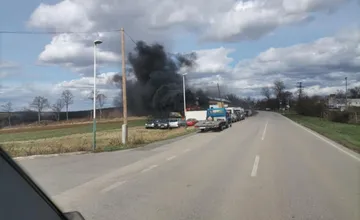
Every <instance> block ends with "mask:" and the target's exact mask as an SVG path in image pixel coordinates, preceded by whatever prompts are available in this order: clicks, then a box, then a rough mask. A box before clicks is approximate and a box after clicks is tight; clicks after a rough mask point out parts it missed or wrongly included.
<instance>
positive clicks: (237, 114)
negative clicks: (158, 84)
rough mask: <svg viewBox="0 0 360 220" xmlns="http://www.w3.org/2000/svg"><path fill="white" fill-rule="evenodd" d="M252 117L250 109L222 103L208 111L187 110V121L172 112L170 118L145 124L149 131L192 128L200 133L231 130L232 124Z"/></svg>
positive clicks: (212, 106) (211, 106) (150, 120)
mask: <svg viewBox="0 0 360 220" xmlns="http://www.w3.org/2000/svg"><path fill="white" fill-rule="evenodd" d="M251 115H252V111H251V110H250V109H247V110H245V109H243V108H241V107H227V106H224V105H223V104H221V103H218V104H217V105H210V106H209V108H208V109H207V110H195V111H192V110H187V111H186V112H185V119H184V118H183V117H182V115H181V114H180V113H175V112H171V113H170V114H169V117H168V118H158V119H156V118H155V119H149V120H148V121H147V122H146V123H145V128H147V129H173V128H179V127H185V126H187V127H191V126H195V128H197V129H199V130H200V131H209V130H215V131H222V130H224V129H226V128H230V127H231V126H232V123H235V122H238V121H241V120H244V119H245V118H246V117H249V116H251Z"/></svg>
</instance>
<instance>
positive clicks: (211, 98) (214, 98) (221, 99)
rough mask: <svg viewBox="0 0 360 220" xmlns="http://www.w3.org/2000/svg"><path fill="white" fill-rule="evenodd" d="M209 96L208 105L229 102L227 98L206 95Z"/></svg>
mask: <svg viewBox="0 0 360 220" xmlns="http://www.w3.org/2000/svg"><path fill="white" fill-rule="evenodd" d="M208 98H209V105H216V104H217V103H219V102H223V103H224V104H231V102H230V101H229V100H228V99H223V98H216V97H208Z"/></svg>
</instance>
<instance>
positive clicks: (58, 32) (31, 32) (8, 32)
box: [0, 29, 120, 35]
mask: <svg viewBox="0 0 360 220" xmlns="http://www.w3.org/2000/svg"><path fill="white" fill-rule="evenodd" d="M119 31H120V30H119V29H118V30H104V31H7V30H0V34H24V35H25V34H29V35H52V34H93V33H99V32H101V33H113V32H119Z"/></svg>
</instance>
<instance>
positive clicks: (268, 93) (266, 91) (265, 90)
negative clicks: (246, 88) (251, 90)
mask: <svg viewBox="0 0 360 220" xmlns="http://www.w3.org/2000/svg"><path fill="white" fill-rule="evenodd" d="M261 95H263V96H265V98H266V99H267V100H270V98H271V90H270V88H269V87H268V86H266V87H263V88H261Z"/></svg>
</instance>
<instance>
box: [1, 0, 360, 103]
mask: <svg viewBox="0 0 360 220" xmlns="http://www.w3.org/2000/svg"><path fill="white" fill-rule="evenodd" d="M202 1H203V0H194V1H188V0H185V1H184V2H183V3H179V4H178V5H176V6H173V7H170V6H169V4H163V3H164V2H165V0H164V1H159V5H158V6H153V5H152V6H151V7H155V8H154V10H153V13H149V12H147V11H149V10H147V9H149V7H150V6H146V5H145V6H144V4H145V3H142V2H141V1H140V0H139V1H132V2H129V1H126V2H125V1H124V3H122V4H120V3H121V1H119V2H120V3H119V5H111V2H112V1H108V0H104V1H99V0H88V1H87V2H88V7H87V8H85V7H84V6H82V4H81V0H75V1H73V2H71V1H55V0H50V1H49V0H47V1H37V0H27V1H19V0H17V1H6V2H5V3H3V5H2V6H3V7H2V8H3V9H5V10H3V9H2V12H1V13H0V22H1V23H0V25H1V26H0V27H1V28H0V29H1V30H3V31H46V30H65V29H66V30H69V31H89V32H96V31H99V30H112V29H119V26H120V25H123V26H124V27H125V29H126V30H127V32H128V33H130V34H131V36H132V37H133V38H134V39H135V40H144V41H146V42H149V43H151V42H154V41H156V42H160V43H164V44H165V46H167V48H168V49H169V50H171V51H173V52H189V51H203V53H201V54H202V56H203V57H202V58H203V59H201V60H199V68H198V69H197V70H193V72H194V73H193V75H192V76H193V77H192V79H193V83H194V86H196V85H197V86H199V85H200V84H201V83H204V82H211V81H214V79H215V78H214V77H217V78H218V77H221V78H222V81H221V82H222V83H224V84H227V83H228V82H231V83H228V84H229V86H230V87H231V88H232V91H235V92H236V93H237V94H238V95H239V96H253V97H259V89H260V88H261V87H262V86H264V85H267V84H269V82H270V83H271V80H273V79H274V77H275V75H276V74H279V72H280V71H282V69H279V68H280V67H278V66H277V69H276V68H275V71H273V70H272V68H274V64H271V66H268V68H267V66H266V65H268V64H269V61H267V63H266V65H265V64H259V63H258V62H259V55H260V54H267V55H266V59H268V57H271V59H270V58H269V59H270V60H272V62H273V60H274V59H276V60H277V63H279V62H284V63H285V64H284V65H282V67H283V66H286V69H284V73H281V74H285V75H284V76H283V78H284V79H289V80H288V82H289V86H288V89H294V88H293V85H295V83H294V82H295V81H296V80H298V79H299V77H294V76H293V75H291V74H290V73H289V75H286V73H285V72H286V71H287V72H294V71H295V69H296V71H298V70H297V69H298V67H297V66H296V68H295V67H294V66H295V65H294V64H292V63H290V62H294V59H295V58H296V59H298V58H299V56H295V55H294V57H295V58H294V59H289V58H288V57H286V56H285V57H281V51H282V50H280V48H291V47H293V46H294V45H298V44H305V45H312V44H313V43H314V42H316V41H317V40H319V39H321V38H325V37H330V38H331V37H332V38H334V39H335V40H336V39H337V38H336V36H338V35H339V33H340V34H344V33H345V35H346V34H348V33H350V32H351V31H353V30H355V33H358V32H356V31H358V30H359V26H360V13H359V11H360V7H359V2H358V1H355V0H349V1H347V0H328V1H325V0H310V1H307V2H308V3H309V2H310V3H311V2H312V1H313V2H314V4H310V3H309V5H305V6H304V5H303V8H300V6H299V7H298V8H296V13H293V12H292V11H291V10H290V9H289V10H288V9H286V10H287V11H286V10H285V9H284V8H283V6H282V5H285V3H286V4H289V3H288V2H289V0H286V1H281V0H269V1H268V2H274V4H271V5H270V4H268V3H264V0H250V1H244V7H245V6H246V7H245V9H244V10H243V11H240V12H239V11H236V12H234V10H235V8H236V7H235V6H234V2H235V1H233V0H226V1H224V3H223V4H222V5H219V2H217V1H215V0H213V1H208V5H209V6H208V7H204V8H202V5H203V2H202ZM300 1H301V0H299V2H300ZM237 2H241V1H237ZM304 2H305V1H304ZM41 3H43V4H45V5H42V6H40V4H41ZM107 4H108V5H111V7H113V8H114V9H118V11H112V10H111V8H110V9H109V8H107V7H106V5H107ZM19 5H21V7H19ZM274 5H275V6H274ZM295 5H296V4H295ZM45 6H46V7H45ZM92 6H94V7H93V9H92ZM226 6H227V7H226ZM216 7H218V8H216ZM284 7H285V6H284ZM94 8H95V9H96V10H94ZM124 8H125V9H126V11H125V9H124ZM249 8H250V9H249ZM122 10H124V11H122ZM264 10H268V12H269V13H268V14H270V15H264V14H260V13H261V11H264ZM77 11H78V12H77ZM194 11H195V12H194ZM274 11H275V12H279V11H280V12H281V13H284V15H283V16H282V15H281V14H280V15H279V17H276V13H275V14H273V12H274ZM284 11H285V12H284ZM130 12H131V13H130ZM181 13H182V14H185V15H186V16H181V15H182V14H181ZM199 13H202V14H201V16H199ZM217 13H218V14H217ZM291 13H293V14H291ZM138 14H141V16H138ZM154 14H155V15H154ZM289 14H290V15H289ZM295 15H296V16H298V17H295ZM116 16H119V18H118V19H117V17H116ZM131 16H136V17H134V18H136V19H134V18H132V17H131ZM230 16H232V20H226V19H227V17H230ZM245 16H248V17H245ZM250 16H254V17H255V18H256V16H259V20H256V19H255V18H254V19H253V20H252V19H251V18H249V17H250ZM263 16H269V17H266V19H264V20H261V19H262V18H263ZM284 16H287V17H286V18H284ZM95 17H96V18H99V17H101V20H94V18H95ZM199 17H200V18H199ZM305 17H306V19H305ZM114 18H115V19H116V20H121V22H119V23H121V24H120V25H119V26H118V24H114V23H113V22H110V21H113V20H114ZM309 18H311V19H310V21H308V20H309ZM213 19H215V22H213V21H211V20H213ZM272 19H273V20H272ZM174 20H175V21H174ZM223 20H224V21H226V22H223ZM242 20H245V21H242ZM210 21H211V22H210ZM246 22H247V23H246ZM267 22H269V24H267ZM275 23H276V24H275ZM140 24H141V25H140ZM216 25H218V26H216ZM226 25H229V27H225V26H226ZM159 27H160V28H159ZM154 28H155V29H154ZM269 29H271V30H269ZM217 30H219V33H215V32H216V31H217ZM234 30H237V31H234ZM349 30H351V31H349ZM227 32H228V33H227ZM204 33H207V36H206V37H207V39H208V40H206V41H204V40H202V37H203V35H204ZM209 33H210V34H209ZM212 33H215V34H212ZM259 33H261V34H259ZM248 34H249V35H251V36H256V37H253V38H252V39H244V36H247V35H248ZM100 35H101V34H100ZM103 36H104V38H105V39H109V40H108V41H107V42H105V41H104V44H103V45H101V48H100V50H101V51H102V52H103V54H100V55H99V56H100V60H102V65H101V66H100V70H99V72H100V73H103V75H102V76H103V80H102V82H103V83H102V84H101V82H100V85H99V86H100V88H101V89H102V90H103V92H104V93H106V94H107V95H108V96H109V97H110V98H112V97H114V96H115V95H116V94H117V91H118V90H117V89H116V88H115V87H114V86H113V85H109V83H107V81H108V78H109V77H111V76H112V75H113V74H114V72H118V71H120V65H118V64H117V62H116V61H117V60H116V58H117V57H119V45H118V42H117V36H116V35H111V36H110V35H106V33H105V34H104V35H103ZM62 37H64V36H62ZM65 37H66V36H65ZM91 37H92V36H91V35H90V36H89V37H84V36H81V37H79V36H68V38H66V39H67V40H66V43H65V44H64V41H61V40H59V36H56V35H24V34H1V36H0V46H1V47H0V57H1V60H2V62H3V63H5V62H7V63H11V64H14V66H13V67H11V68H9V67H7V68H2V69H0V85H1V87H0V95H1V97H0V102H5V101H9V100H10V101H12V102H13V103H14V106H16V108H18V109H20V108H22V107H25V106H27V105H28V103H29V102H30V101H31V97H34V96H36V95H44V96H47V97H48V99H49V100H50V101H51V102H54V101H55V100H56V98H57V97H58V96H59V93H60V92H61V91H62V90H63V89H68V88H70V89H71V90H72V91H73V92H74V94H75V95H76V97H77V99H78V101H77V102H76V104H75V105H74V106H73V108H74V109H86V108H88V107H89V102H88V101H86V95H85V94H86V93H87V92H89V90H90V89H91V88H90V86H91V77H90V76H89V73H91V65H90V64H91V56H92V55H91V54H90V53H89V52H91V47H89V45H91V40H89V39H92V38H91ZM51 41H53V44H51V47H47V45H49V44H50V43H51ZM337 42H338V41H337ZM359 43H360V39H358V37H357V35H355V36H352V39H349V40H348V41H347V45H352V46H354V45H355V46H354V48H356V45H359ZM126 45H127V51H130V50H131V47H132V46H133V45H132V43H131V41H130V40H129V39H127V44H126ZM347 45H345V46H347ZM316 46H319V47H320V46H321V47H322V46H323V43H319V44H315V45H313V48H314V51H315V52H314V54H315V53H317V52H318V50H317V49H316V48H315V47H316ZM331 46H332V45H329V47H326V48H330V47H331ZM337 46H338V47H339V48H341V47H343V45H342V44H341V42H340V41H339V45H337ZM345 46H344V47H345ZM304 47H305V46H304ZM74 48H75V49H74ZM270 48H275V49H276V50H274V51H269V49H270ZM359 48H360V47H359ZM226 50H231V51H232V52H227V51H226ZM286 50H287V49H286ZM300 50H301V48H300V49H297V51H295V52H294V54H295V53H296V52H299V51H300ZM323 50H324V49H321V51H322V53H329V57H330V58H331V57H332V56H334V57H339V56H340V55H341V54H340V55H339V54H336V56H335V55H334V54H330V53H332V52H331V51H330V52H329V51H325V52H324V51H323ZM211 51H212V52H211ZM289 51H291V49H289ZM265 52H266V53H265ZM347 53H354V56H359V57H360V54H358V51H355V50H354V51H347ZM359 53H360V52H359ZM41 54H42V55H41ZM343 56H345V54H344V55H343ZM261 59H263V58H261ZM309 59H310V58H309ZM244 60H247V63H244ZM331 60H332V59H328V60H327V63H326V64H324V63H321V65H319V66H318V67H317V66H316V64H314V63H311V60H308V62H310V63H311V65H315V66H312V70H313V69H316V70H318V69H319V68H323V69H324V71H319V72H316V73H315V72H314V73H313V74H317V75H316V76H315V75H314V76H308V75H306V74H305V73H304V75H303V77H302V79H304V80H306V79H311V78H314V79H315V78H316V79H317V81H309V83H308V86H311V88H309V93H322V94H324V93H327V92H333V91H335V90H337V89H338V88H339V86H340V87H341V83H342V82H341V80H339V79H341V78H343V77H342V75H341V74H343V75H344V76H345V75H347V76H348V77H349V78H350V79H352V80H350V82H351V83H353V85H358V84H357V83H358V81H359V76H358V75H359V73H360V71H359V69H358V67H359V68H360V66H357V64H356V65H355V68H353V66H352V68H347V67H346V68H345V67H343V68H342V67H341V68H340V70H341V71H340V72H339V67H337V68H335V69H333V70H332V69H330V66H333V64H332V63H331V62H330V61H331ZM300 61H301V62H304V65H306V60H305V61H304V59H303V58H301V59H299V62H300ZM118 62H120V61H118ZM0 64H1V63H0ZM209 64H214V65H212V66H211V67H210V66H209ZM255 64H256V65H257V66H255V67H253V65H255ZM324 65H325V66H324ZM325 69H326V71H327V72H325ZM348 69H352V71H348ZM275 72H276V74H275ZM5 73H6V74H5ZM265 73H266V77H259V74H265ZM271 73H273V74H274V75H271ZM309 74H310V73H309ZM326 74H331V76H334V75H339V76H338V78H336V79H335V78H334V77H328V76H327V75H326ZM204 75H205V76H206V77H203V76H204ZM199 76H201V77H199ZM276 77H278V76H276ZM321 77H324V78H323V79H329V80H330V81H329V82H322V83H320V82H321V81H322V80H321ZM292 79H293V80H292ZM262 80H265V82H262ZM331 80H333V81H331ZM335 81H337V82H335ZM20 90H21V91H20ZM17 93H18V95H16V94H17ZM108 105H109V106H110V105H111V101H108Z"/></svg>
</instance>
